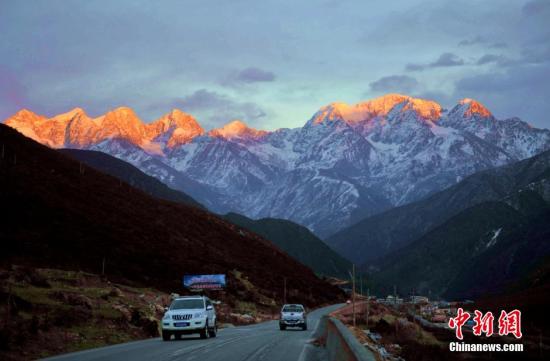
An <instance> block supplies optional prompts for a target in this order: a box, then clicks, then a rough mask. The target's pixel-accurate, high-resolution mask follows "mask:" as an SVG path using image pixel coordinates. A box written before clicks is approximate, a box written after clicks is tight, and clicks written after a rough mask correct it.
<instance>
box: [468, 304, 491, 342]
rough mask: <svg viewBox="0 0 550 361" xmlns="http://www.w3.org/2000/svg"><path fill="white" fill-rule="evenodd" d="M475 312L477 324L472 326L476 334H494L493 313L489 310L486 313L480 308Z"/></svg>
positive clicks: (488, 335)
mask: <svg viewBox="0 0 550 361" xmlns="http://www.w3.org/2000/svg"><path fill="white" fill-rule="evenodd" d="M474 312H475V314H476V315H475V316H474V322H475V325H474V327H473V328H472V330H473V331H474V335H476V336H481V334H482V333H484V334H485V336H486V337H490V336H491V335H492V334H493V321H494V320H495V318H494V317H493V313H492V312H487V313H486V314H485V315H484V314H483V313H482V312H480V311H478V310H475V311H474Z"/></svg>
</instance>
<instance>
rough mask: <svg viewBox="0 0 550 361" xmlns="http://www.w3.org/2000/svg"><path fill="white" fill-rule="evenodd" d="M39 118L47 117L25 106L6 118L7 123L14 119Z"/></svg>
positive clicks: (27, 119)
mask: <svg viewBox="0 0 550 361" xmlns="http://www.w3.org/2000/svg"><path fill="white" fill-rule="evenodd" d="M37 119H45V117H44V116H43V115H38V114H36V113H35V112H33V111H31V110H28V109H26V108H23V109H21V110H20V111H18V112H17V113H15V114H14V115H12V116H11V117H10V118H8V119H7V120H6V124H8V125H9V122H10V121H11V122H13V121H14V120H19V121H33V120H37Z"/></svg>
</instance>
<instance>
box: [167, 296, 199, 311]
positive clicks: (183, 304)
mask: <svg viewBox="0 0 550 361" xmlns="http://www.w3.org/2000/svg"><path fill="white" fill-rule="evenodd" d="M203 308H204V302H203V301H202V299H200V298H196V299H190V300H175V301H174V302H172V305H171V306H170V309H171V310H197V309H203Z"/></svg>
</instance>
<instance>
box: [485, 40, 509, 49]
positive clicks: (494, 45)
mask: <svg viewBox="0 0 550 361" xmlns="http://www.w3.org/2000/svg"><path fill="white" fill-rule="evenodd" d="M488 47H489V48H492V49H504V48H507V47H508V44H506V43H505V42H503V41H498V42H496V43H492V44H489V45H488Z"/></svg>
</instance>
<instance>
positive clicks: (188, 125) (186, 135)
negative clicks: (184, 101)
mask: <svg viewBox="0 0 550 361" xmlns="http://www.w3.org/2000/svg"><path fill="white" fill-rule="evenodd" d="M146 128H147V129H146V133H147V137H148V139H150V140H162V138H165V141H166V146H167V147H168V148H174V147H177V146H180V145H182V144H186V143H188V142H190V141H191V140H193V139H194V138H195V137H198V136H200V135H203V134H204V129H203V128H202V127H201V126H200V124H199V123H198V122H197V120H196V119H195V118H194V117H193V116H192V115H190V114H187V113H185V112H183V111H181V110H179V109H172V111H171V112H170V113H168V114H165V115H163V116H162V117H161V118H159V119H157V120H155V121H154V122H152V123H151V124H148V125H147V126H146Z"/></svg>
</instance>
